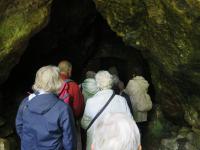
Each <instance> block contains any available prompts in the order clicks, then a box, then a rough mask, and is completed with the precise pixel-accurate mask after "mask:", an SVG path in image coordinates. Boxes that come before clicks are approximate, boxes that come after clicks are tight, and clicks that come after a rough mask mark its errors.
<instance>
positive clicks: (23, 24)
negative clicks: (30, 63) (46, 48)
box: [0, 0, 52, 84]
mask: <svg viewBox="0 0 200 150" xmlns="http://www.w3.org/2000/svg"><path fill="white" fill-rule="evenodd" d="M51 2H52V0H43V1H40V0H30V1H26V0H12V1H11V0H1V1H0V17H1V19H0V45H1V46H0V70H1V73H0V84H1V83H3V82H4V81H5V79H6V78H7V77H8V75H9V72H10V71H11V69H12V68H13V66H14V65H15V64H17V63H18V61H19V59H20V56H21V55H22V54H23V52H24V50H25V48H26V46H27V44H28V41H29V39H30V38H31V37H32V36H33V35H34V34H35V33H37V32H38V31H40V30H41V29H42V28H43V27H44V26H45V25H46V24H47V23H48V18H49V13H50V7H51Z"/></svg>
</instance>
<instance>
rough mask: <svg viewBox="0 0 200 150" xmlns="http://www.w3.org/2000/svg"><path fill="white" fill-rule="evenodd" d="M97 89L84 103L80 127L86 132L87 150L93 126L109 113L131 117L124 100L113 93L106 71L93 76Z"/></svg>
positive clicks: (89, 146) (109, 77)
mask: <svg viewBox="0 0 200 150" xmlns="http://www.w3.org/2000/svg"><path fill="white" fill-rule="evenodd" d="M95 80H96V83H97V87H98V88H99V89H100V91H98V92H97V93H96V94H95V95H94V96H93V97H91V98H89V99H88V100H87V101H86V106H85V111H84V114H83V118H82V120H81V125H82V127H83V128H84V129H86V131H87V145H86V146H87V150H90V149H91V144H92V134H93V131H94V125H95V124H96V122H98V120H101V118H102V117H103V116H104V115H105V114H107V113H109V112H121V113H125V114H127V115H128V116H131V114H130V110H129V108H128V105H127V103H126V100H125V99H124V98H123V97H121V96H120V95H117V94H115V93H114V91H113V90H112V89H111V88H112V83H113V78H112V75H111V74H110V73H109V72H108V71H99V72H97V74H96V75H95Z"/></svg>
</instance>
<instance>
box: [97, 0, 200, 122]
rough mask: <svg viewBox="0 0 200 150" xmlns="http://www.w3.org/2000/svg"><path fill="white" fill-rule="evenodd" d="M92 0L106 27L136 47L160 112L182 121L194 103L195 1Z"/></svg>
mask: <svg viewBox="0 0 200 150" xmlns="http://www.w3.org/2000/svg"><path fill="white" fill-rule="evenodd" d="M94 2H95V4H96V7H97V9H98V10H99V12H100V13H101V14H102V16H103V17H104V18H105V19H106V20H107V22H108V24H109V26H110V28H111V29H112V30H113V31H115V32H116V33H117V35H118V36H120V37H121V38H122V39H123V41H124V42H125V43H126V44H128V45H131V46H133V47H135V48H138V49H140V50H141V52H142V54H143V56H144V57H145V58H146V59H147V61H148V62H149V66H150V71H151V75H152V80H153V84H154V86H155V89H156V101H157V102H159V103H160V104H161V106H162V110H163V112H164V114H165V116H167V117H168V118H169V119H170V120H172V121H173V122H175V123H180V124H182V123H183V122H184V121H181V120H184V114H185V112H187V110H188V109H186V108H187V107H185V105H190V106H191V107H198V108H200V105H199V101H200V98H199V97H200V92H199V91H200V42H199V41H200V19H199V18H200V1H198V0H165V1H162V0H156V1H155V0H148V1H142V0H94ZM197 105H198V106H197ZM197 113H199V110H197ZM188 118H190V117H188ZM194 123H195V122H194ZM190 125H192V126H198V125H195V124H190Z"/></svg>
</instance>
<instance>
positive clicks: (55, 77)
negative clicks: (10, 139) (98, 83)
mask: <svg viewBox="0 0 200 150" xmlns="http://www.w3.org/2000/svg"><path fill="white" fill-rule="evenodd" d="M61 85H62V80H61V78H60V71H59V69H58V68H57V67H55V66H45V67H42V68H40V69H39V70H38V71H37V73H36V78H35V83H34V85H33V90H34V91H35V92H34V93H33V94H30V95H29V96H28V97H26V98H25V99H24V100H23V101H22V103H21V105H20V106H19V109H18V113H17V117H16V130H17V133H18V135H19V136H20V139H21V150H39V149H43V150H50V149H54V150H75V149H76V137H75V125H74V120H73V116H72V112H71V109H70V107H69V106H68V105H67V104H65V103H64V102H62V101H61V100H59V99H58V98H57V93H58V91H59V89H60V87H61Z"/></svg>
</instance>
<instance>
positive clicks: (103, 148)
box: [91, 113, 141, 150]
mask: <svg viewBox="0 0 200 150" xmlns="http://www.w3.org/2000/svg"><path fill="white" fill-rule="evenodd" d="M116 131H117V132H116ZM91 148H92V150H112V149H113V150H141V144H140V132H139V129H138V127H137V125H136V123H135V121H134V120H133V118H131V117H130V116H128V115H126V114H125V113H108V114H107V115H106V116H105V117H104V118H103V119H102V120H100V121H99V122H98V123H97V124H96V126H95V127H94V134H93V144H92V147H91Z"/></svg>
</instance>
